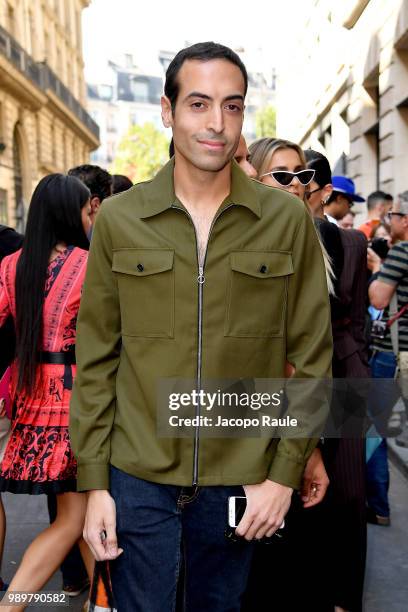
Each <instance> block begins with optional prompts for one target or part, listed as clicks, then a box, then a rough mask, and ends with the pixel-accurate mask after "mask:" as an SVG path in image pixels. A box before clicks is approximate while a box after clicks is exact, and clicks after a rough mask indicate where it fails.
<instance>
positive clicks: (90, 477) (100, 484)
mask: <svg viewBox="0 0 408 612" xmlns="http://www.w3.org/2000/svg"><path fill="white" fill-rule="evenodd" d="M109 470H110V465H109V463H82V464H78V475H77V491H92V490H93V489H106V490H109V484H110V476H109Z"/></svg>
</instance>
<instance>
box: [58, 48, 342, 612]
mask: <svg viewBox="0 0 408 612" xmlns="http://www.w3.org/2000/svg"><path fill="white" fill-rule="evenodd" d="M246 89H247V75H246V70H245V67H244V66H243V64H242V62H241V60H240V59H239V57H238V56H237V55H236V54H235V53H234V52H233V51H232V50H231V49H228V48H227V47H224V46H222V45H218V44H214V43H200V44H197V45H193V46H191V47H189V48H187V49H183V50H182V51H180V53H178V54H177V55H176V57H175V58H174V60H173V61H172V62H171V64H170V66H169V68H168V70H167V74H166V84H165V95H164V96H163V97H162V118H163V123H164V125H165V127H171V128H172V130H173V138H174V157H173V158H172V159H171V160H170V161H169V162H168V163H167V164H166V165H165V166H164V168H163V169H162V170H161V171H160V172H159V173H158V174H157V175H156V177H155V178H154V179H153V180H151V181H148V182H145V183H141V184H139V185H136V186H135V187H133V188H132V189H131V190H129V191H126V192H124V193H122V194H119V195H117V196H114V197H112V198H111V199H110V200H109V202H107V203H106V204H105V205H104V206H103V207H102V208H101V211H100V213H99V215H98V219H97V221H96V226H95V231H94V235H93V240H92V244H91V249H90V256H89V263H88V271H87V280H86V282H85V286H84V292H83V296H82V301H81V311H80V316H79V320H78V336H77V337H78V343H77V364H78V370H77V379H76V383H75V388H74V392H73V393H74V398H73V401H72V405H71V416H70V418H71V438H72V444H73V448H74V452H75V453H76V456H77V458H78V488H79V490H84V491H85V490H86V491H89V493H88V509H87V516H86V521H85V528H84V536H85V538H86V540H87V542H88V543H89V545H90V547H91V549H92V551H93V553H94V555H95V557H96V559H98V560H104V559H108V560H114V561H113V563H112V564H111V573H112V585H113V591H114V595H115V598H116V605H117V608H118V610H120V612H127V611H132V612H133V611H134V610H152V611H153V610H157V611H159V610H160V611H161V612H167V611H168V612H170V610H174V605H175V600H176V593H177V582H178V577H179V575H180V567H181V564H182V561H184V570H185V576H184V593H183V595H184V597H183V599H184V602H185V609H186V610H191V611H194V612H208V611H209V610H211V611H214V612H225V610H230V611H231V612H238V610H239V609H240V605H241V598H242V594H243V591H244V589H245V585H246V581H247V577H248V572H249V567H250V563H251V557H252V552H253V543H252V540H254V539H261V538H262V537H264V536H266V537H271V536H272V535H273V534H274V532H275V531H276V530H277V529H278V528H279V527H280V526H281V524H282V521H283V519H284V516H285V515H286V512H287V510H288V508H289V505H290V501H291V495H292V492H293V489H295V488H299V487H300V482H301V478H302V475H303V471H304V466H305V463H306V461H307V459H308V457H309V456H310V454H311V453H312V451H313V448H314V447H315V445H316V443H317V439H315V438H313V439H312V438H307V437H302V439H300V438H297V439H294V438H288V437H282V438H280V439H279V438H276V439H274V440H271V439H270V438H266V437H265V438H264V437H257V438H248V437H244V436H242V437H240V438H238V437H236V438H231V437H229V438H227V439H225V438H222V439H214V438H208V437H205V436H204V435H203V432H202V428H201V427H200V425H199V423H198V424H197V422H196V423H194V424H193V426H192V430H191V429H190V431H191V434H192V435H190V436H189V437H183V436H181V437H180V436H177V434H175V433H174V434H173V436H172V437H170V434H169V436H168V437H159V436H158V432H157V430H156V416H159V417H160V415H162V414H163V411H161V410H159V411H158V413H156V409H157V408H158V406H156V402H157V392H158V388H157V387H158V385H159V383H160V381H166V380H168V379H169V378H174V377H177V380H180V381H181V380H182V379H184V380H186V379H188V380H191V379H192V380H193V381H194V382H193V383H192V385H193V387H194V389H199V390H201V389H203V386H202V385H203V384H204V385H205V381H208V380H211V379H233V380H235V381H236V380H242V379H247V378H279V377H284V373H285V364H286V361H288V362H290V363H292V364H293V366H294V368H295V372H296V374H295V376H296V377H300V378H310V377H312V378H313V377H317V378H324V377H326V376H328V375H329V373H330V364H331V357H332V340H331V329H330V311H329V303H328V295H327V284H326V276H325V271H324V264H323V258H322V252H321V248H320V245H319V243H318V240H317V237H316V232H315V230H314V227H313V222H312V220H311V218H310V216H309V214H308V213H307V211H306V209H305V207H304V205H303V203H302V202H300V201H299V200H298V199H297V198H294V197H292V196H291V195H290V194H288V193H286V192H285V191H282V190H276V189H270V188H269V187H267V186H265V185H263V184H261V183H258V182H256V181H251V180H250V179H249V178H248V177H247V176H246V175H245V173H244V172H242V170H241V169H240V168H239V166H238V165H237V164H236V163H235V162H234V161H233V157H234V154H235V152H236V149H237V147H238V143H239V139H240V135H241V131H242V124H243V117H244V100H245V93H246ZM118 204H119V205H118ZM310 269H313V275H310V274H309V271H310ZM317 312H318V313H319V316H318V317H316V313H317ZM196 392H197V391H196ZM166 397H167V394H166ZM306 404H307V402H306ZM195 405H196V409H195V410H196V413H195V414H196V417H197V418H198V419H200V417H201V416H202V415H203V411H204V407H203V406H202V405H201V402H198V404H195ZM163 410H164V408H163ZM309 410H310V407H309V406H308V407H307V408H305V402H304V401H302V406H301V407H299V412H297V413H296V414H298V415H299V419H300V420H301V421H303V420H304V419H306V414H307V415H309V416H310V414H309ZM300 413H301V414H300ZM196 417H195V418H196ZM307 420H308V419H307ZM187 426H188V424H187ZM242 433H243V432H241V434H242ZM244 492H245V496H246V501H247V507H246V511H245V513H244V516H243V518H242V519H241V521H240V522H239V525H238V528H237V529H236V535H237V536H240V539H239V541H236V542H231V541H229V540H228V539H227V538H226V537H225V529H226V527H227V520H226V517H227V504H228V498H229V497H230V496H243V494H244ZM118 545H119V546H120V548H118ZM122 552H123V554H122Z"/></svg>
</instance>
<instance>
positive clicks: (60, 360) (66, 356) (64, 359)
mask: <svg viewBox="0 0 408 612" xmlns="http://www.w3.org/2000/svg"><path fill="white" fill-rule="evenodd" d="M38 362H39V363H51V364H53V365H63V366H65V368H64V388H65V389H69V390H71V389H72V367H71V366H73V365H75V364H76V358H75V350H73V351H60V352H59V353H57V352H55V353H53V352H51V351H41V352H40V353H39V355H38Z"/></svg>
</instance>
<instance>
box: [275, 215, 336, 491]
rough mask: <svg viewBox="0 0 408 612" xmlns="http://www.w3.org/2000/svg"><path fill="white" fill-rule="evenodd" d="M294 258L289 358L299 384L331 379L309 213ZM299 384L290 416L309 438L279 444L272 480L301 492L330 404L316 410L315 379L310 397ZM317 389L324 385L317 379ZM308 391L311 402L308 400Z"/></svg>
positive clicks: (324, 296) (323, 295) (321, 275)
mask: <svg viewBox="0 0 408 612" xmlns="http://www.w3.org/2000/svg"><path fill="white" fill-rule="evenodd" d="M292 259H293V270H294V272H293V274H292V275H290V277H289V281H288V298H287V320H286V358H287V361H288V362H289V363H291V364H292V365H293V366H294V367H295V375H294V378H295V379H315V380H316V379H320V380H321V379H327V378H330V377H331V362H332V355H333V342H332V332H331V318H330V305H329V296H328V290H327V281H326V273H325V267H324V262H323V256H322V250H321V246H320V244H319V241H318V238H317V234H316V231H315V228H314V225H313V222H312V219H311V218H310V216H309V214H308V212H307V211H306V209H305V210H304V211H303V214H302V219H301V221H300V223H299V225H298V227H297V231H296V234H295V238H294V243H293V248H292ZM294 382H295V385H294V387H293V393H292V394H291V395H292V396H293V397H292V399H293V401H291V402H290V404H289V411H290V416H291V417H294V418H297V419H298V421H299V422H301V423H303V424H304V423H306V426H303V427H302V435H303V432H305V436H304V437H297V438H296V437H292V438H290V437H282V438H281V439H280V441H279V444H278V448H277V452H276V455H275V457H274V459H273V461H272V464H271V467H270V471H269V475H268V478H269V479H270V480H273V481H275V482H279V483H281V484H284V485H287V486H290V487H292V488H294V489H298V488H299V487H300V483H301V479H302V475H303V471H304V468H305V465H306V462H307V459H308V458H309V456H310V454H311V453H312V451H313V449H314V448H315V446H316V444H317V442H318V440H319V438H318V436H319V435H320V431H321V430H322V429H323V427H324V424H325V421H326V418H327V414H328V412H327V411H328V405H327V404H326V403H324V404H323V409H322V404H321V403H319V402H318V403H319V406H318V407H316V405H314V399H313V397H312V396H313V391H314V390H315V389H313V380H310V385H307V386H306V387H305V389H306V394H300V393H299V386H298V385H302V384H303V383H300V381H299V383H296V381H294ZM316 384H317V385H319V384H320V385H321V383H319V382H318V380H316ZM320 388H321V387H320ZM302 389H303V387H302ZM308 390H310V391H311V394H310V398H312V399H310V398H309V401H308V396H307V392H308ZM308 424H310V426H309V425H308ZM309 432H310V434H309Z"/></svg>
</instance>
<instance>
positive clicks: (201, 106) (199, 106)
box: [191, 102, 204, 108]
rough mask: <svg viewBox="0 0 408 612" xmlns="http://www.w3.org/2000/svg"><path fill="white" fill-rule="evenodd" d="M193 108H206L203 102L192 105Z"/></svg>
mask: <svg viewBox="0 0 408 612" xmlns="http://www.w3.org/2000/svg"><path fill="white" fill-rule="evenodd" d="M191 106H192V107H193V108H204V103H203V102H193V103H192V105H191Z"/></svg>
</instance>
